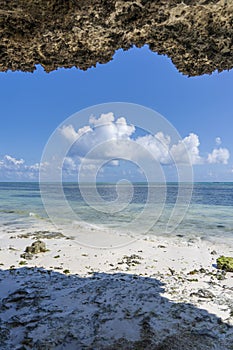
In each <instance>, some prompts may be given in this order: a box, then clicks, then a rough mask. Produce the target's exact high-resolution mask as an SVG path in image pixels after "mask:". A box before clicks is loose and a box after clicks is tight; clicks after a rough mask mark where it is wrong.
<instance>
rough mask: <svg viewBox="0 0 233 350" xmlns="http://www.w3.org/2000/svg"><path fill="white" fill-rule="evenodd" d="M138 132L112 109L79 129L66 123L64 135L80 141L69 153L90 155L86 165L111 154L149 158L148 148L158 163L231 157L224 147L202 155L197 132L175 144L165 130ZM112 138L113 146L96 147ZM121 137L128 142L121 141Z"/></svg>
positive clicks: (221, 160) (75, 156) (220, 160)
mask: <svg viewBox="0 0 233 350" xmlns="http://www.w3.org/2000/svg"><path fill="white" fill-rule="evenodd" d="M135 131H136V129H135V126H134V125H128V124H127V121H126V119H125V118H124V117H120V118H118V119H116V120H115V117H114V114H113V113H111V112H110V113H106V114H102V115H101V116H100V117H99V118H96V117H94V116H91V118H90V120H89V125H87V126H84V127H83V128H80V129H79V130H77V131H75V130H74V128H73V127H72V126H71V125H67V126H63V128H62V129H61V134H62V135H63V136H64V137H65V138H66V139H68V140H72V142H73V141H74V140H77V141H76V142H75V143H74V144H73V146H72V147H71V149H70V152H69V156H70V157H71V158H72V159H76V161H79V162H80V161H81V160H82V159H84V158H86V159H85V166H86V167H87V166H89V164H94V163H95V160H97V159H102V160H110V159H111V157H112V158H113V159H114V158H117V157H119V158H120V157H121V155H124V156H125V158H128V159H132V161H134V160H137V159H140V157H141V158H142V157H145V150H146V151H149V152H150V153H151V154H152V155H153V157H154V158H155V159H156V160H157V161H158V162H160V163H161V164H164V165H165V164H166V165H171V164H174V163H178V164H184V163H186V164H187V162H190V163H191V164H192V165H197V164H205V163H213V164H214V163H222V164H227V162H228V159H229V156H230V153H229V151H228V150H227V149H225V148H224V149H222V148H220V149H214V150H213V151H212V153H209V155H208V157H207V158H204V157H202V156H201V155H200V150H199V147H200V141H199V137H198V135H196V134H194V133H190V134H189V135H188V136H187V137H185V138H184V139H182V140H180V141H179V142H178V143H176V144H172V143H171V138H170V136H169V135H164V133H163V132H162V131H160V132H158V133H157V134H155V135H151V134H146V135H144V136H138V137H136V136H135ZM110 140H114V141H116V142H112V143H111V146H110V147H99V148H98V147H97V148H96V146H98V145H101V144H104V143H105V142H106V141H110ZM121 140H124V141H126V142H120V141H121ZM127 141H128V143H127ZM132 141H134V142H136V143H137V144H138V145H140V146H142V148H141V150H142V151H141V152H140V149H139V148H138V147H135V145H133V142H132ZM216 143H217V144H220V143H221V139H220V137H217V138H216ZM95 148H96V151H95V152H94V153H92V155H90V154H89V155H88V156H87V153H88V152H89V151H90V150H92V149H95ZM85 156H86V157H85ZM87 158H88V159H87ZM114 162H115V163H114ZM110 164H111V163H110ZM114 164H116V165H117V162H116V161H113V162H112V165H114ZM93 170H94V168H93Z"/></svg>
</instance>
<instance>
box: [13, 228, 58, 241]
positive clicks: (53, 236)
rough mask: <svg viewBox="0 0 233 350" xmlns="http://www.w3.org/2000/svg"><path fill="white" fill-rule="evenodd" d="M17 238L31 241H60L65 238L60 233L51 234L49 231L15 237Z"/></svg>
mask: <svg viewBox="0 0 233 350" xmlns="http://www.w3.org/2000/svg"><path fill="white" fill-rule="evenodd" d="M17 237H18V238H33V239H37V240H40V239H60V238H65V236H64V235H63V234H62V233H61V232H56V231H54V232H51V231H47V230H46V231H35V232H27V233H23V234H20V235H18V236H17Z"/></svg>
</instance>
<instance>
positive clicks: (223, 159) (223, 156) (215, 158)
mask: <svg viewBox="0 0 233 350" xmlns="http://www.w3.org/2000/svg"><path fill="white" fill-rule="evenodd" d="M229 158H230V152H229V151H228V149H227V148H215V149H213V151H212V152H211V153H209V154H208V158H207V162H208V163H210V164H228V160H229Z"/></svg>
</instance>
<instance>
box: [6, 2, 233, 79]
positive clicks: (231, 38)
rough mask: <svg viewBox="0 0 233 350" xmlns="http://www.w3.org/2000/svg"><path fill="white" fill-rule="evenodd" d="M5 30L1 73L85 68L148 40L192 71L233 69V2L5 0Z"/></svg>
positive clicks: (194, 72) (192, 72)
mask: <svg viewBox="0 0 233 350" xmlns="http://www.w3.org/2000/svg"><path fill="white" fill-rule="evenodd" d="M0 33H1V34H0V38H1V40H0V71H6V70H8V69H10V70H13V71H14V70H22V71H29V72H32V71H33V70H34V69H35V65H37V64H41V65H42V66H43V67H44V69H45V70H46V71H47V72H50V71H52V70H54V69H57V68H58V67H72V66H76V67H78V68H80V69H84V70H85V69H87V68H89V67H91V66H95V65H96V63H97V62H99V63H106V62H108V61H109V60H111V59H112V57H113V55H114V53H115V51H116V50H117V49H119V48H123V49H124V50H127V49H129V48H130V47H132V46H133V45H136V46H137V47H141V46H143V45H144V44H148V45H149V47H150V49H151V50H152V51H154V52H157V53H159V54H165V55H168V56H169V57H170V58H171V59H172V61H173V63H174V64H175V65H176V67H177V68H178V69H179V71H181V72H182V73H184V74H187V75H190V76H194V75H201V74H204V73H211V72H213V71H214V70H216V69H217V70H218V71H222V70H225V69H230V68H232V67H233V45H232V44H233V0H212V1H210V0H197V1H193V0H183V1H181V0H157V1H154V0H126V1H125V0H124V1H123V0H2V1H1V7H0ZM142 69H143V67H142Z"/></svg>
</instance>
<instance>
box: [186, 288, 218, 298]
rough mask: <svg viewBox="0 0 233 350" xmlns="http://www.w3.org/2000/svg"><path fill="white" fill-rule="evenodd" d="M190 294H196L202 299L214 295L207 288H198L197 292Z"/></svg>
mask: <svg viewBox="0 0 233 350" xmlns="http://www.w3.org/2000/svg"><path fill="white" fill-rule="evenodd" d="M190 296H196V297H199V298H203V299H213V298H214V297H215V295H214V294H213V293H212V292H211V291H209V290H208V289H204V288H203V289H199V290H198V291H197V292H193V293H191V294H190Z"/></svg>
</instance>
